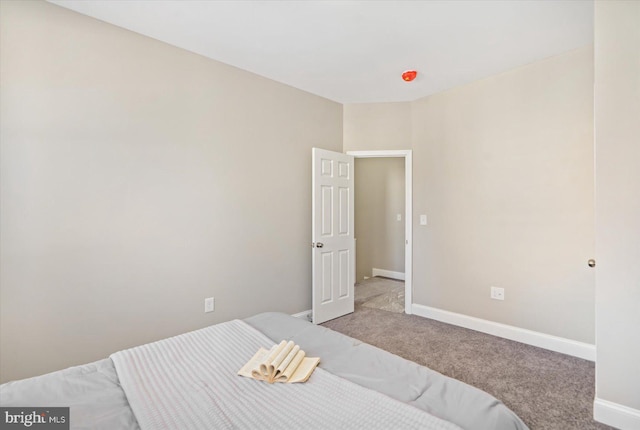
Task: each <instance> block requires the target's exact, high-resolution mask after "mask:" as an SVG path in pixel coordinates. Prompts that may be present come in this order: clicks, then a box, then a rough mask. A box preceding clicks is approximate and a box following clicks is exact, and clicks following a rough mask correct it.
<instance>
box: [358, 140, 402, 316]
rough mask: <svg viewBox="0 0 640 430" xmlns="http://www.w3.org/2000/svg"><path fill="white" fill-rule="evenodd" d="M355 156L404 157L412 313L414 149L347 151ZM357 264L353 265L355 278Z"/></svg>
mask: <svg viewBox="0 0 640 430" xmlns="http://www.w3.org/2000/svg"><path fill="white" fill-rule="evenodd" d="M346 153H347V154H348V155H353V157H354V158H404V196H405V197H404V240H405V242H404V243H405V247H404V277H405V279H404V312H405V313H406V314H407V315H410V314H411V313H412V312H411V305H412V303H413V297H412V292H413V288H412V286H413V265H412V263H413V242H412V240H413V236H412V228H413V206H412V203H413V189H412V184H413V182H412V178H413V174H412V171H411V166H412V151H411V150H410V149H398V150H385V151H347V152H346ZM354 192H355V189H354ZM355 270H356V268H355V264H354V267H353V271H354V279H355Z"/></svg>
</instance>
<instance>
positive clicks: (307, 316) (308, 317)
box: [291, 309, 311, 321]
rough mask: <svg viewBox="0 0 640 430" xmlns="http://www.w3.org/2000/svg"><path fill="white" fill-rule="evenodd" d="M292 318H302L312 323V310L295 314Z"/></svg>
mask: <svg viewBox="0 0 640 430" xmlns="http://www.w3.org/2000/svg"><path fill="white" fill-rule="evenodd" d="M291 316H292V317H296V318H302V319H303V320H307V321H311V309H309V310H306V311H302V312H298V313H297V314H293V315H291Z"/></svg>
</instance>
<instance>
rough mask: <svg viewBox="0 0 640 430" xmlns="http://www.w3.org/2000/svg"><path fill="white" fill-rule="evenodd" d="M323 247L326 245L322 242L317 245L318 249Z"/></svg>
mask: <svg viewBox="0 0 640 430" xmlns="http://www.w3.org/2000/svg"><path fill="white" fill-rule="evenodd" d="M323 246H324V243H322V242H318V243H316V248H322V247H323Z"/></svg>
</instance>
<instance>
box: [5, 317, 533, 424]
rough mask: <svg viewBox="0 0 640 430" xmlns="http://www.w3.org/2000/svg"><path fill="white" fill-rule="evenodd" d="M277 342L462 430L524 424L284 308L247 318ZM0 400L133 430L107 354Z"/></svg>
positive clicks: (21, 384)
mask: <svg viewBox="0 0 640 430" xmlns="http://www.w3.org/2000/svg"><path fill="white" fill-rule="evenodd" d="M244 321H245V322H246V323H247V324H249V325H250V326H252V327H254V328H255V329H257V330H258V331H260V332H262V333H263V334H264V335H266V336H267V337H268V338H270V339H272V340H273V341H274V342H279V341H280V340H283V339H285V340H293V341H294V342H295V343H297V344H299V345H300V346H301V348H302V349H303V350H305V352H306V353H307V354H308V355H309V356H317V357H320V358H321V361H320V367H321V368H322V369H324V370H325V371H327V372H329V373H331V374H333V375H335V376H338V377H340V378H343V379H346V380H348V381H350V382H353V383H355V384H357V385H359V386H361V387H365V388H368V389H371V390H375V391H377V392H379V393H382V394H384V395H386V396H388V397H391V398H393V399H395V400H399V401H401V402H404V403H407V404H409V405H412V406H414V407H416V408H419V409H421V410H423V411H426V412H428V413H430V414H431V415H434V416H436V417H438V418H441V419H443V420H445V421H449V422H451V423H454V424H456V425H458V426H459V427H461V428H464V429H470V430H471V429H478V430H480V429H483V430H486V429H497V430H501V429H505V430H506V429H526V428H527V426H526V425H525V424H524V423H523V422H522V421H521V420H520V418H518V416H517V415H515V414H514V413H513V412H512V411H511V410H509V409H508V408H507V407H506V406H505V405H504V404H502V403H501V402H500V401H499V400H497V399H496V398H494V397H493V396H491V395H489V394H487V393H485V392H483V391H481V390H478V389H476V388H474V387H472V386H469V385H467V384H464V383H462V382H460V381H457V380H455V379H452V378H448V377H446V376H444V375H442V374H439V373H438V372H435V371H433V370H430V369H428V368H426V367H423V366H420V365H418V364H416V363H413V362H411V361H408V360H405V359H403V358H401V357H398V356H395V355H393V354H390V353H388V352H386V351H383V350H381V349H378V348H376V347H373V346H371V345H368V344H366V343H363V342H360V341H358V340H356V339H353V338H350V337H348V336H345V335H342V334H340V333H337V332H334V331H332V330H330V329H327V328H324V327H321V326H316V325H314V324H311V323H309V322H307V321H305V320H302V319H299V318H294V317H291V316H289V315H285V314H281V313H263V314H259V315H255V316H253V317H250V318H247V319H245V320H244ZM0 405H2V406H4V407H8V406H47V407H56V406H69V407H70V414H71V417H70V422H71V428H73V429H109V430H113V429H138V428H139V426H138V421H137V420H136V417H135V415H134V413H133V411H132V410H131V407H130V406H129V403H128V401H127V397H126V395H125V392H124V391H123V389H122V387H121V385H120V381H119V378H118V374H117V372H116V370H115V367H114V364H113V361H112V360H111V359H110V358H106V359H103V360H98V361H96V362H93V363H89V364H85V365H82V366H75V367H70V368H68V369H64V370H60V371H57V372H53V373H50V374H47V375H43V376H38V377H34V378H29V379H24V380H20V381H13V382H8V383H6V384H3V385H0Z"/></svg>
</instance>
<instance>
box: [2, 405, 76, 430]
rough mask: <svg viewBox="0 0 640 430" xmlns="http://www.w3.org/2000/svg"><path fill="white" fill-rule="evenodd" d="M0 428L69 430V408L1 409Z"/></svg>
mask: <svg viewBox="0 0 640 430" xmlns="http://www.w3.org/2000/svg"><path fill="white" fill-rule="evenodd" d="M0 428H2V429H7V430H9V429H25V428H28V429H35V430H40V429H41V430H49V429H51V430H54V429H55V430H69V408H46V407H42V408H39V407H38V408H34V407H25V408H15V407H13V408H0Z"/></svg>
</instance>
